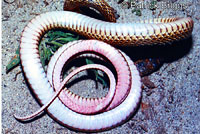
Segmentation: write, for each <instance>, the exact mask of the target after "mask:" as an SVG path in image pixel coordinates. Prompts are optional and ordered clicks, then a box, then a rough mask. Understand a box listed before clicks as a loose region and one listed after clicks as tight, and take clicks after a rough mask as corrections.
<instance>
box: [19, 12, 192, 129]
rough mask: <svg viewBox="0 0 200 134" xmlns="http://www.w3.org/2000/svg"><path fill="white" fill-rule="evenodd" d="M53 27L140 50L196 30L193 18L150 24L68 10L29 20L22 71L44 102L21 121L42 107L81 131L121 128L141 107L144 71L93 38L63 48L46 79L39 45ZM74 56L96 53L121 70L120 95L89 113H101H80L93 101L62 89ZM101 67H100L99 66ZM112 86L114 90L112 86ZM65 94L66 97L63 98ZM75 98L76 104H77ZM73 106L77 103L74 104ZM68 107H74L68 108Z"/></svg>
mask: <svg viewBox="0 0 200 134" xmlns="http://www.w3.org/2000/svg"><path fill="white" fill-rule="evenodd" d="M53 28H65V29H67V30H71V31H74V32H77V33H79V34H81V35H83V36H86V37H88V38H90V39H97V40H101V41H104V42H107V43H110V44H111V45H113V46H117V45H120V46H126V45H130V46H138V45H155V44H165V43H170V42H173V41H176V40H179V39H182V38H186V37H188V36H189V35H190V34H191V32H192V29H193V21H192V19H191V18H166V19H154V20H148V21H143V22H140V23H139V22H137V23H127V24H119V23H111V22H104V21H100V20H96V19H92V18H90V17H86V16H84V15H81V14H77V13H73V12H69V11H57V12H56V11H55V12H48V13H44V14H41V15H39V16H37V17H36V18H34V19H33V20H31V21H30V23H29V24H28V25H27V26H26V27H25V29H24V31H23V34H22V38H21V44H20V58H21V61H22V67H23V70H24V72H25V75H26V77H27V79H28V81H29V83H30V85H31V87H32V89H33V92H34V93H35V94H36V96H37V98H38V100H39V102H40V103H41V104H43V105H44V106H43V107H42V109H40V110H39V112H36V113H35V114H33V115H31V116H28V117H25V118H21V117H17V116H16V118H17V119H19V120H26V119H29V118H32V117H34V116H36V115H38V114H39V113H40V112H41V111H42V110H43V109H47V112H48V113H49V115H50V116H51V117H52V118H54V119H55V120H57V121H58V122H60V123H62V124H63V125H65V126H68V127H70V128H74V129H76V130H82V131H101V130H106V129H110V128H113V127H115V126H117V125H119V124H120V123H122V122H123V121H125V120H126V119H127V118H128V117H129V116H130V115H131V114H132V113H133V112H134V110H135V109H136V107H137V105H138V103H139V99H140V96H141V82H140V77H139V73H138V71H137V69H136V67H135V66H134V64H133V62H132V61H131V60H130V58H129V57H128V56H127V55H125V54H124V53H123V52H121V51H119V50H117V49H115V48H113V47H111V46H110V45H108V44H106V43H103V42H100V41H95V40H89V41H79V42H72V43H70V44H69V46H67V47H66V49H63V47H62V48H61V49H59V51H61V53H59V52H57V53H59V54H58V55H59V56H58V57H57V58H55V61H56V63H55V64H54V63H51V62H50V64H49V68H51V69H52V70H51V69H50V71H48V77H47V76H46V74H45V73H44V70H43V68H42V65H41V62H40V59H39V54H38V44H39V40H40V38H41V37H42V35H43V34H44V33H45V32H46V31H48V30H50V29H53ZM68 51H69V52H68ZM70 52H74V54H78V53H80V52H92V53H93V52H95V53H98V54H100V55H102V56H105V57H107V59H108V60H109V61H110V62H111V63H112V64H113V66H114V67H115V69H116V72H117V83H116V84H117V86H116V89H115V90H116V91H115V95H114V96H113V97H112V95H111V96H110V95H109V94H108V96H106V97H105V101H95V100H94V101H93V102H91V103H92V104H91V105H92V108H91V111H90V112H89V113H93V112H94V111H93V110H94V109H95V110H96V106H97V107H98V108H99V106H98V105H100V109H98V110H97V111H96V112H101V113H98V114H95V115H84V114H88V113H87V112H85V110H83V111H80V110H82V108H83V109H87V108H89V109H90V107H87V105H86V107H84V106H83V107H81V108H79V106H80V105H81V104H83V103H84V104H89V105H90V102H89V103H88V102H87V101H86V100H85V101H83V99H82V98H78V97H77V96H75V95H73V94H71V93H70V92H62V91H61V90H62V88H63V84H62V83H65V82H67V80H64V82H62V81H60V80H61V79H60V78H61V75H60V74H61V71H62V67H63V65H64V63H65V62H67V60H68V59H70V58H71V56H73V54H71V55H70ZM62 54H63V55H64V56H63V55H62ZM66 57H68V58H66ZM65 58H66V59H65ZM53 59H54V58H53ZM120 59H121V60H120ZM93 68H95V67H93ZM96 68H97V69H99V68H98V67H96ZM102 70H103V69H102ZM105 70H106V69H105ZM122 70H123V71H122ZM105 72H107V71H105ZM109 78H111V76H109ZM111 79H112V78H111ZM124 80H125V81H124ZM56 84H58V85H56ZM110 87H113V84H111V85H110ZM54 90H56V91H54ZM60 92H61V94H59V93H60ZM65 94H66V95H65ZM57 96H59V99H58V98H56V97H57ZM109 96H110V97H109ZM66 98H67V99H66ZM74 99H75V101H73V100H74ZM107 99H108V101H107ZM100 100H103V99H100ZM79 101H83V103H82V102H81V103H78V102H79ZM95 102H97V103H95ZM99 102H101V103H99ZM105 102H106V103H105ZM109 102H110V103H109ZM63 103H64V104H63ZM69 103H70V104H69ZM74 103H78V104H77V105H76V106H74ZM102 103H103V104H104V103H105V106H103V107H102V106H101V104H102ZM108 103H109V104H110V105H108ZM50 104H51V105H50ZM78 105H79V106H78ZM107 105H108V107H107ZM66 106H69V108H68V107H66ZM70 106H72V107H70ZM73 106H74V107H73ZM93 106H94V107H95V108H93ZM77 107H78V108H77ZM105 107H106V108H105ZM70 109H71V110H70ZM74 111H76V112H74ZM79 113H84V114H79Z"/></svg>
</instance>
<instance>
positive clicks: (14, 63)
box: [6, 47, 20, 73]
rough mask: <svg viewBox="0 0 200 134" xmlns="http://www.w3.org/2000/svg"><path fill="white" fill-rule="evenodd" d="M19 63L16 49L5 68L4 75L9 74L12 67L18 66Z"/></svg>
mask: <svg viewBox="0 0 200 134" xmlns="http://www.w3.org/2000/svg"><path fill="white" fill-rule="evenodd" d="M19 63H20V57H19V47H18V49H17V50H16V54H15V56H14V57H13V58H12V59H11V60H10V62H9V63H8V65H7V66H6V73H9V72H10V71H11V70H12V69H13V68H14V67H16V66H18V65H19Z"/></svg>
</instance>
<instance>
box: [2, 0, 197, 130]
mask: <svg viewBox="0 0 200 134" xmlns="http://www.w3.org/2000/svg"><path fill="white" fill-rule="evenodd" d="M7 1H10V0H7ZM173 2H175V4H177V3H180V2H182V3H184V4H186V6H187V9H183V10H172V9H163V10H159V9H157V10H155V11H153V12H152V11H151V10H142V16H141V17H135V15H134V13H132V12H131V9H124V8H123V7H122V4H117V2H115V1H109V4H110V5H111V6H112V7H113V8H114V9H116V10H117V12H118V14H119V15H120V18H119V19H118V22H131V21H134V20H138V19H144V18H155V17H174V16H179V17H187V16H188V17H192V19H193V20H194V31H193V33H192V38H190V39H187V40H185V41H182V42H180V43H179V45H178V46H176V47H170V48H169V49H166V52H165V53H167V54H166V55H165V58H166V62H165V63H164V65H163V66H162V67H161V68H160V69H159V70H158V71H156V72H154V73H153V74H151V75H150V76H148V77H145V78H143V82H144V84H143V92H142V100H141V106H140V107H139V109H138V111H137V112H136V113H135V115H134V116H133V117H132V118H131V119H130V120H129V121H128V122H126V123H125V124H123V125H121V126H119V127H116V128H114V129H112V130H110V131H106V132H103V133H105V134H106V133H115V134H117V133H123V134H124V133H141V134H142V133H155V134H161V133H170V134H172V133H176V134H178V133H180V134H184V133H187V134H188V133H191V134H198V133H200V114H199V113H200V79H199V77H200V36H199V34H200V14H199V13H200V1H199V0H184V1H180V0H173ZM63 3H64V2H63V0H60V1H55V0H43V1H38V0H25V1H22V0H16V1H15V2H14V3H6V2H5V1H3V2H2V14H3V15H2V34H3V35H2V58H3V59H2V131H3V133H4V134H7V133H8V134H31V133H33V134H46V133H48V134H51V133H52V134H55V133H60V134H67V133H76V132H75V131H71V130H69V129H68V128H66V127H63V126H61V125H60V124H58V123H57V122H55V121H54V120H53V119H51V118H50V117H49V116H48V115H47V114H46V113H44V114H43V115H42V116H41V117H40V118H38V119H36V120H34V121H32V122H29V123H21V122H18V121H17V120H15V119H14V118H13V114H14V113H16V114H18V115H27V114H30V113H32V112H33V111H36V110H37V109H38V108H39V107H40V106H39V104H38V103H37V102H36V99H35V98H34V97H33V95H32V94H31V92H30V89H29V88H28V86H27V83H26V81H25V80H24V76H23V74H22V73H19V75H18V76H17V77H16V74H17V73H18V72H20V71H21V67H17V68H15V69H14V70H12V71H11V72H10V73H8V74H6V72H5V69H6V65H7V64H8V62H9V60H10V59H11V57H12V56H14V54H15V51H16V49H17V47H18V46H19V43H20V42H19V41H20V35H21V33H22V30H23V28H24V27H25V26H26V24H27V23H28V21H29V20H30V19H32V18H33V17H35V16H36V15H38V14H41V13H44V12H47V11H55V10H62V6H63ZM73 87H74V88H77V89H80V87H85V89H92V90H93V91H94V92H95V90H96V89H95V84H94V81H91V80H83V81H81V82H79V83H76V84H75V85H74V86H73ZM85 92H86V91H85Z"/></svg>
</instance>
